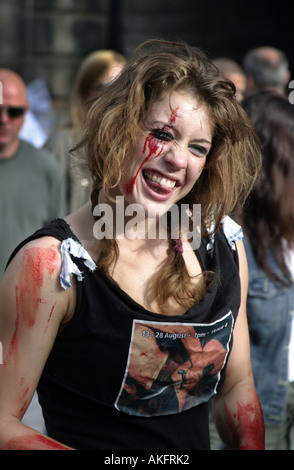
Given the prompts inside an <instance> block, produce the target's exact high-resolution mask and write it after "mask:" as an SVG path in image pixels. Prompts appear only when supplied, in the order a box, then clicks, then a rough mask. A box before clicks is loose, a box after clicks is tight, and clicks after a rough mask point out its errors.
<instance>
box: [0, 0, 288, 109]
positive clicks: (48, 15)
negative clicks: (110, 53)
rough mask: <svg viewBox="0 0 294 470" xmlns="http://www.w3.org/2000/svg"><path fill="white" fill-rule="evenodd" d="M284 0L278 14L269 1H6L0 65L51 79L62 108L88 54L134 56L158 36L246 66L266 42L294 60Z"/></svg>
mask: <svg viewBox="0 0 294 470" xmlns="http://www.w3.org/2000/svg"><path fill="white" fill-rule="evenodd" d="M281 1H282V3H283V0H280V2H279V5H278V6H277V12H276V11H275V10H274V8H275V2H273V3H272V4H271V5H268V2H265V1H262V0H261V1H260V0H259V1H258V0H256V1H254V2H253V0H247V1H246V2H244V1H242V2H241V1H240V0H235V1H234V2H228V1H220V0H0V67H9V68H12V69H14V70H16V71H17V72H18V73H20V74H21V75H22V76H23V77H24V79H25V81H26V82H30V81H32V80H34V79H36V78H43V79H45V80H46V82H47V83H48V86H49V89H50V92H51V94H52V97H53V100H54V102H55V103H56V105H57V106H58V105H61V106H62V105H64V103H65V102H66V100H67V99H68V95H69V91H70V88H71V84H72V82H73V78H74V75H75V72H76V70H77V67H78V65H79V64H80V62H81V60H82V58H83V57H84V56H85V55H86V54H88V53H89V52H92V51H93V50H95V49H101V48H113V49H116V50H119V51H120V52H123V53H124V54H125V55H126V56H128V54H129V53H130V51H131V50H132V49H133V48H134V47H135V46H136V45H138V44H139V43H140V42H141V41H143V40H145V39H148V38H151V37H164V38H170V39H176V38H181V39H184V40H186V41H188V42H189V43H191V44H193V45H197V46H199V47H202V48H204V50H206V51H207V52H208V54H209V55H211V56H219V55H226V56H230V57H232V58H233V59H235V60H237V61H239V62H240V61H241V58H242V56H243V54H244V53H245V52H246V50H247V49H248V48H251V47H255V46H257V45H264V44H265V43H267V44H268V45H275V46H276V47H280V48H283V49H284V50H286V52H287V53H289V55H290V56H291V57H290V61H292V50H291V49H292V47H291V44H292V42H293V41H292V38H291V31H292V21H293V19H294V16H293V13H294V5H291V4H293V2H288V3H287V6H286V7H283V6H282V5H281ZM289 9H291V10H292V11H289ZM290 48H291V49H290Z"/></svg>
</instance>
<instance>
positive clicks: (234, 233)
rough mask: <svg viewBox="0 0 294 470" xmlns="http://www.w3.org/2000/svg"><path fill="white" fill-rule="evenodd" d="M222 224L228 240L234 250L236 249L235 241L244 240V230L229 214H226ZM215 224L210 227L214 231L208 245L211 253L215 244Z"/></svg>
mask: <svg viewBox="0 0 294 470" xmlns="http://www.w3.org/2000/svg"><path fill="white" fill-rule="evenodd" d="M222 226H223V231H224V234H225V237H226V239H227V240H228V243H229V245H230V247H231V248H232V250H236V245H235V242H237V241H240V240H242V238H243V230H242V227H241V226H240V225H238V224H237V223H236V222H235V221H234V220H233V219H232V218H231V217H229V216H228V215H227V216H225V217H224V218H223V220H222ZM213 228H214V227H213V224H212V225H211V227H210V231H211V232H212V235H211V237H210V239H209V242H208V244H207V246H206V249H207V251H209V252H210V253H212V252H213V246H214V234H213Z"/></svg>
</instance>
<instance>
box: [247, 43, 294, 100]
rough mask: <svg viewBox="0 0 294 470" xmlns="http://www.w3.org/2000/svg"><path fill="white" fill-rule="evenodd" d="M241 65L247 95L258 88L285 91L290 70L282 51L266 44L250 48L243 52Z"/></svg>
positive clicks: (283, 92)
mask: <svg viewBox="0 0 294 470" xmlns="http://www.w3.org/2000/svg"><path fill="white" fill-rule="evenodd" d="M242 65H243V69H244V72H245V74H246V76H247V92H246V94H247V95H250V94H252V93H254V92H256V91H258V90H272V91H276V92H278V93H281V94H282V95H284V94H285V93H286V87H287V85H288V83H289V80H290V72H289V63H288V58H287V56H286V54H285V53H284V52H283V51H281V50H279V49H276V48H274V47H267V46H263V47H258V48H256V49H251V50H249V51H248V52H247V53H246V54H245V56H244V58H243V64H242Z"/></svg>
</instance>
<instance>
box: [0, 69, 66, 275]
mask: <svg viewBox="0 0 294 470" xmlns="http://www.w3.org/2000/svg"><path fill="white" fill-rule="evenodd" d="M0 81H1V83H2V95H3V100H2V103H1V104H0V217H1V229H0V277H1V276H2V274H3V271H4V269H5V266H6V262H7V261H8V257H9V255H10V253H11V251H12V250H13V249H14V248H15V247H16V246H17V245H18V243H19V242H20V241H21V240H23V239H24V237H26V236H27V235H28V234H29V233H31V232H32V231H35V230H37V229H38V228H39V227H40V226H43V225H46V224H47V223H49V222H50V221H51V220H52V219H54V218H56V217H59V216H64V214H65V212H64V209H65V207H64V196H63V188H62V184H61V172H60V167H59V165H58V163H57V161H56V158H55V157H54V155H52V153H51V152H49V151H48V150H45V149H40V148H36V147H34V146H33V145H31V144H30V143H28V142H25V141H24V140H22V139H20V137H19V133H20V130H21V128H22V125H23V122H24V119H25V114H26V112H27V110H28V107H29V104H28V100H27V93H26V85H25V83H24V81H23V80H22V78H21V77H20V76H19V75H17V74H16V73H15V72H13V71H12V70H8V69H0Z"/></svg>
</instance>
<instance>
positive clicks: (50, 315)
mask: <svg viewBox="0 0 294 470" xmlns="http://www.w3.org/2000/svg"><path fill="white" fill-rule="evenodd" d="M55 305H56V302H55V304H54V305H53V307H52V308H51V311H50V314H49V317H48V320H47V325H46V327H45V330H44V334H45V333H46V331H47V328H48V325H49V322H50V320H51V317H52V313H53V310H54V308H55Z"/></svg>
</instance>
